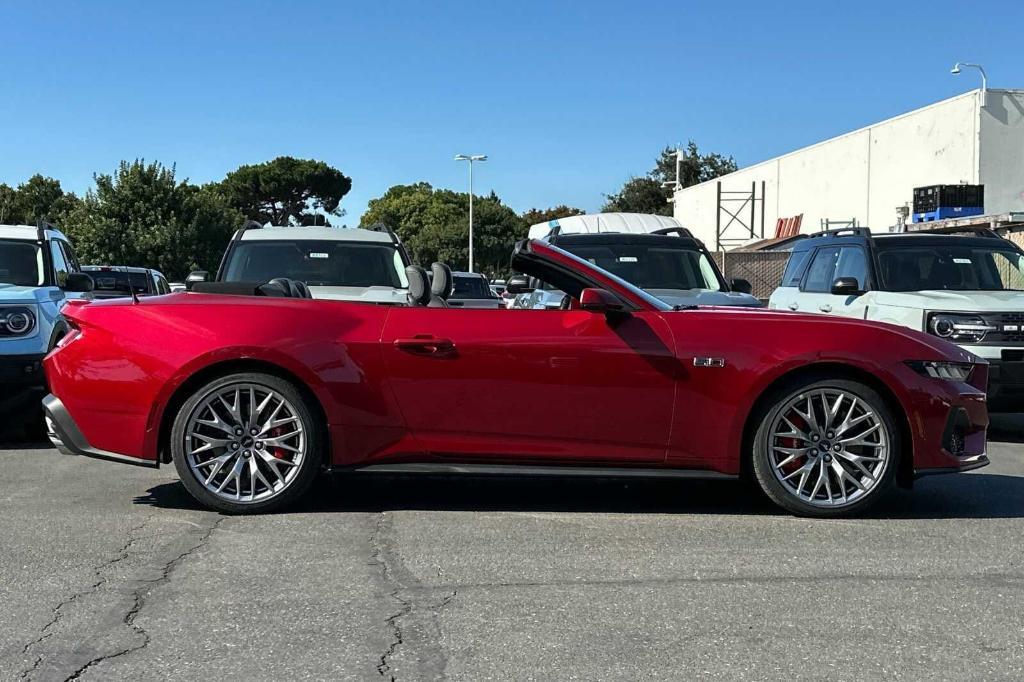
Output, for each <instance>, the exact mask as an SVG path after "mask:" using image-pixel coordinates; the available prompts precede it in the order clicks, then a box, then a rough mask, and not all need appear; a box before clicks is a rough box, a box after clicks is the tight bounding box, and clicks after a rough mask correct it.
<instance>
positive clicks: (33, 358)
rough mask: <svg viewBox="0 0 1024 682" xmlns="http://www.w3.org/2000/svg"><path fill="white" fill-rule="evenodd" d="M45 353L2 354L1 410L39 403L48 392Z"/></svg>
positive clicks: (0, 363) (0, 369)
mask: <svg viewBox="0 0 1024 682" xmlns="http://www.w3.org/2000/svg"><path fill="white" fill-rule="evenodd" d="M44 357H45V354H43V353H33V354H29V355H0V412H8V411H10V410H14V409H17V408H20V407H24V406H27V405H29V404H31V403H38V401H39V398H41V397H42V396H43V394H45V393H46V377H45V375H44V374H43V358H44Z"/></svg>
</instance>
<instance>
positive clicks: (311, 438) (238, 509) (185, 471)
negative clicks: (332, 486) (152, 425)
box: [170, 373, 325, 514]
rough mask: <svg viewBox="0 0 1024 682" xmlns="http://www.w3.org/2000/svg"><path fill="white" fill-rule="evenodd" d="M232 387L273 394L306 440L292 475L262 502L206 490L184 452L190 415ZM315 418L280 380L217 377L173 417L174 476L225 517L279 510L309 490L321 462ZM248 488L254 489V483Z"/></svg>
mask: <svg viewBox="0 0 1024 682" xmlns="http://www.w3.org/2000/svg"><path fill="white" fill-rule="evenodd" d="M232 384H246V385H256V386H258V387H265V388H267V389H271V390H273V391H276V392H277V393H278V394H279V395H280V396H282V397H283V398H284V399H285V400H287V401H288V403H289V405H290V406H291V407H292V408H294V409H293V412H294V416H295V417H297V418H298V420H299V421H300V423H301V426H302V429H303V431H304V435H305V438H306V440H305V453H304V456H303V457H302V459H301V461H300V463H299V464H298V465H297V467H296V471H295V472H294V473H293V474H292V477H291V478H290V479H288V482H287V483H286V484H285V486H284V488H283V489H282V490H280V491H279V492H277V493H276V494H274V495H273V496H272V497H269V498H268V499H265V500H254V501H251V502H235V501H232V500H228V499H224V497H220V496H218V495H217V494H215V493H214V492H212V491H210V490H208V489H207V488H206V487H205V486H204V484H203V482H202V481H200V480H199V479H198V478H197V477H196V474H195V473H194V472H193V470H192V468H191V466H190V465H189V462H188V457H187V455H186V452H185V439H186V429H187V428H188V424H189V420H190V419H191V418H192V416H193V412H195V411H196V409H197V408H198V407H199V406H200V404H201V403H202V402H203V401H204V400H205V399H206V398H207V397H208V396H210V394H211V393H213V392H215V391H218V390H223V389H225V388H228V387H230V386H231V385H232ZM316 414H317V412H316V411H315V410H313V409H311V406H310V405H309V404H308V401H307V399H306V398H305V397H304V396H303V395H302V393H301V392H300V391H299V390H298V389H297V388H296V387H295V386H294V385H293V384H292V383H291V382H289V381H287V380H285V379H282V378H280V377H276V376H274V375H271V374H263V373H239V374H230V375H227V376H223V377H220V378H218V379H215V380H213V381H210V382H209V383H207V384H205V385H203V386H201V387H200V388H198V389H197V390H196V391H194V392H193V393H192V395H190V396H189V397H188V399H187V400H185V402H184V404H182V406H181V408H180V409H179V410H178V413H177V415H175V418H174V425H173V427H172V428H171V443H170V449H171V458H172V459H173V460H174V467H175V468H176V469H177V470H178V476H179V477H180V478H181V482H182V484H183V485H184V486H185V488H186V490H188V492H189V494H191V495H192V497H194V498H195V499H196V500H197V501H198V502H199V503H200V504H202V505H204V506H206V507H209V508H211V509H215V510H218V511H222V512H227V513H229V514H258V513H262V512H269V511H274V510H280V509H283V508H285V507H287V506H288V505H290V504H293V503H294V502H295V501H296V500H298V499H299V498H300V497H302V496H303V495H304V494H305V493H306V492H307V491H308V490H309V487H310V486H311V485H312V484H313V481H314V480H316V478H317V476H318V475H319V473H320V470H321V465H322V463H323V462H324V457H323V447H324V446H323V436H322V434H323V433H324V430H325V429H324V424H322V423H321V421H322V420H321V419H320V418H318V417H317V416H316ZM225 453H226V450H225ZM253 454H254V455H255V450H253ZM252 485H253V488H255V486H256V484H255V482H253V483H252ZM239 487H240V485H239Z"/></svg>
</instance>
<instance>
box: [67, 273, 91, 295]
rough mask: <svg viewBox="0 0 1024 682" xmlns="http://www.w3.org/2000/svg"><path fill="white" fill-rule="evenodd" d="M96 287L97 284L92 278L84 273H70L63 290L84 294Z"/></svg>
mask: <svg viewBox="0 0 1024 682" xmlns="http://www.w3.org/2000/svg"><path fill="white" fill-rule="evenodd" d="M95 287H96V283H95V282H93V281H92V277H90V276H89V275H87V274H85V273H84V272H69V273H68V276H67V279H65V280H64V286H62V287H61V289H63V290H64V291H70V292H73V293H82V294H84V293H87V292H90V291H92V290H93V289H94V288H95Z"/></svg>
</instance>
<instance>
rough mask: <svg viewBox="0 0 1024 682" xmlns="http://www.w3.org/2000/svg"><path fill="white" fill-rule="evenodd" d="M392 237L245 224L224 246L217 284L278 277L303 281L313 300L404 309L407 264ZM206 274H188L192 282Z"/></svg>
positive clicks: (379, 231)
mask: <svg viewBox="0 0 1024 682" xmlns="http://www.w3.org/2000/svg"><path fill="white" fill-rule="evenodd" d="M409 262H410V261H409V256H408V254H407V253H406V251H405V247H404V246H402V243H401V242H400V241H399V239H398V237H397V236H396V235H395V233H394V232H392V231H391V230H389V229H387V228H386V227H384V226H383V225H382V226H380V227H379V228H372V229H356V228H338V227H262V226H261V225H259V224H258V223H255V222H253V221H250V222H247V223H246V224H245V225H243V226H242V229H240V230H238V231H237V232H236V233H235V236H234V237H233V238H232V239H231V243H230V244H228V248H227V251H225V253H224V258H223V259H222V260H221V263H220V268H219V269H218V270H217V276H216V278H215V281H217V282H255V283H263V282H269V281H270V280H272V279H276V278H279V277H284V278H287V279H291V280H295V281H299V282H305V283H306V284H307V285H308V286H309V291H310V293H311V294H312V296H313V298H325V299H334V300H340V301H362V302H364V303H378V304H385V305H404V304H405V303H406V301H407V300H408V287H409V281H408V280H407V279H406V276H405V268H406V266H407V265H409ZM209 279H210V278H209V276H208V273H206V272H204V271H198V272H193V273H192V274H191V275H189V277H188V284H189V287H190V288H191V285H192V284H195V283H196V282H205V281H209Z"/></svg>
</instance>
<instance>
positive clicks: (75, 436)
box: [43, 393, 159, 468]
mask: <svg viewBox="0 0 1024 682" xmlns="http://www.w3.org/2000/svg"><path fill="white" fill-rule="evenodd" d="M43 413H44V415H45V417H46V435H47V436H49V438H50V442H51V443H53V446H54V447H55V448H57V450H59V451H60V452H62V453H63V454H65V455H82V456H84V457H95V458H96V459H105V460H107V461H110V462H120V463H122V464H134V465H135V466H143V467H150V468H155V467H157V466H159V463H158V462H157V461H156V460H150V459H139V458H138V457H128V456H127V455H120V454H118V453H116V452H108V451H106V450H100V449H99V448H94V447H93V446H92V445H90V444H89V441H88V440H86V438H85V436H83V435H82V431H81V430H80V429H79V428H78V425H77V424H76V423H75V420H74V419H72V418H71V415H70V414H68V411H67V409H66V408H65V407H64V403H62V402H61V401H60V398H58V397H57V396H55V395H53V394H52V393H51V394H50V395H47V396H46V397H45V398H43Z"/></svg>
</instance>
